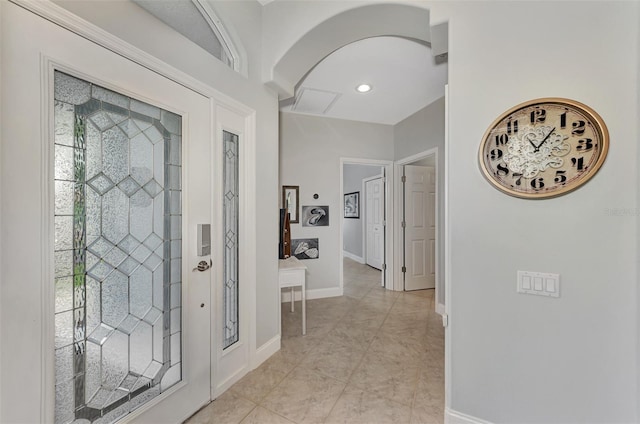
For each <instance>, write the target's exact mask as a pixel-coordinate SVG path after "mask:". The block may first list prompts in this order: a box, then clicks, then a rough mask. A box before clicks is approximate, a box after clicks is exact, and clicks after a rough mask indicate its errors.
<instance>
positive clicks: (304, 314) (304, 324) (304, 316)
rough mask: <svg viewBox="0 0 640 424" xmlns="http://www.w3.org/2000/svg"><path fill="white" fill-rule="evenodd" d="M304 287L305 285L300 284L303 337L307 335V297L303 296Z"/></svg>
mask: <svg viewBox="0 0 640 424" xmlns="http://www.w3.org/2000/svg"><path fill="white" fill-rule="evenodd" d="M304 286H305V284H304V283H303V284H302V335H303V336H304V335H305V334H307V311H306V309H307V308H306V304H307V295H306V294H305V290H304Z"/></svg>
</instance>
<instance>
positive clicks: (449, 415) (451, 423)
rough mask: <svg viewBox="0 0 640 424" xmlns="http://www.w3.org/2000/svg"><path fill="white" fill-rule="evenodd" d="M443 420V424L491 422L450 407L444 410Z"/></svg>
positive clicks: (486, 423)
mask: <svg viewBox="0 0 640 424" xmlns="http://www.w3.org/2000/svg"><path fill="white" fill-rule="evenodd" d="M444 422H445V424H492V423H491V422H489V421H486V420H482V419H480V418H476V417H472V416H471V415H467V414H463V413H462V412H458V411H454V410H453V409H450V408H447V409H446V410H445V411H444Z"/></svg>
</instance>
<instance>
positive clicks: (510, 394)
mask: <svg viewBox="0 0 640 424" xmlns="http://www.w3.org/2000/svg"><path fill="white" fill-rule="evenodd" d="M309 3H311V4H313V7H319V4H320V3H321V2H315V1H308V2H304V3H302V2H301V3H299V4H298V6H297V8H298V9H300V10H291V11H290V13H286V14H284V13H282V14H281V15H280V16H278V14H276V13H273V14H269V15H265V19H266V20H267V21H268V22H265V28H276V27H278V25H282V26H283V27H284V26H286V25H285V23H284V21H287V22H289V21H292V22H295V27H296V28H300V27H305V28H313V27H316V26H317V25H318V24H321V22H322V20H324V19H326V18H327V17H328V16H327V14H318V13H317V12H314V11H313V10H312V9H313V7H311V6H309V8H305V5H307V4H309ZM330 3H332V4H331V6H327V8H329V9H330V8H334V9H337V8H339V7H345V6H344V4H345V3H348V4H350V5H352V4H353V2H330ZM334 3H340V6H337V5H335V4H334ZM413 3H414V4H418V5H422V6H423V7H430V8H431V17H432V23H438V22H444V21H448V22H449V86H450V87H449V101H450V102H449V146H448V148H449V149H450V155H449V157H448V158H447V167H448V175H449V177H450V178H449V181H448V184H447V187H446V189H447V191H448V195H449V202H450V203H449V210H448V212H447V213H448V218H449V224H450V228H451V239H450V240H449V241H450V246H449V248H450V258H449V259H450V261H451V265H452V267H451V269H450V270H451V275H450V282H451V288H450V289H451V297H450V299H448V300H449V305H450V310H449V313H450V321H449V322H450V326H449V328H448V330H447V337H448V340H449V342H450V346H451V351H450V352H451V355H452V356H451V362H450V363H449V365H450V367H451V370H452V374H451V378H450V380H449V381H448V384H449V386H450V393H451V397H450V398H449V403H450V406H451V407H452V408H453V409H454V410H457V411H459V412H461V413H465V414H469V415H471V416H475V417H478V418H481V419H484V420H487V421H490V422H558V423H559V422H602V423H604V422H607V423H611V422H637V419H638V387H637V385H638V382H639V381H638V370H637V366H638V357H639V355H638V325H639V323H638V307H637V305H638V295H637V293H638V290H637V289H638V287H637V285H638V281H637V277H638V275H637V274H638V273H637V253H638V244H637V241H636V236H637V234H638V233H637V227H638V217H637V216H636V215H637V214H636V213H635V211H636V209H635V208H636V207H638V202H637V200H638V195H637V191H638V166H637V163H638V157H639V155H638V149H637V147H636V143H637V140H638V133H639V129H638V125H637V117H638V116H639V114H640V110H639V105H638V88H639V85H640V82H639V80H638V67H639V64H638V51H639V41H638V16H639V12H638V8H639V3H638V2H635V1H628V2H614V1H584V2H563V1H556V2H537V1H518V2H491V1H457V2H413ZM277 4H278V2H275V3H274V5H277ZM359 4H362V3H359ZM274 7H276V6H274ZM329 15H330V13H329ZM425 25H427V23H425ZM331 35H333V34H331ZM335 38H339V35H336V36H335ZM333 39H334V38H332V37H328V38H327V39H326V41H327V42H330V41H331V40H333ZM295 41H296V39H295V38H293V39H292V38H286V39H285V38H283V39H280V38H278V34H271V35H269V44H270V47H269V48H270V49H271V50H273V51H281V52H282V51H286V50H287V46H291V45H292V44H293V43H295ZM318 59H320V58H318ZM273 64H275V62H269V63H264V64H263V66H264V67H265V68H269V67H270V66H272V65H273ZM532 64H533V65H532ZM544 96H558V97H568V98H573V99H576V100H578V101H582V102H584V103H586V104H588V105H590V106H591V107H593V108H595V110H596V111H598V113H599V114H600V115H602V117H603V118H604V120H605V122H606V123H607V125H608V127H609V130H610V133H611V137H612V144H611V149H610V151H609V156H608V158H607V161H606V162H605V164H604V166H603V167H602V169H601V170H600V171H599V173H598V175H596V176H595V177H594V178H593V179H592V180H590V181H589V183H588V184H586V185H585V186H584V187H582V188H581V189H579V190H577V191H575V192H572V193H570V194H568V195H565V196H562V197H559V198H555V199H549V200H542V201H528V200H521V199H516V198H512V197H509V196H506V195H504V194H502V193H501V192H499V191H497V190H495V189H493V188H492V187H491V186H490V185H489V184H488V183H487V182H486V181H485V180H484V178H483V177H482V175H481V173H480V171H479V169H478V164H477V151H478V147H479V143H480V139H481V137H482V134H483V133H484V131H485V130H486V128H487V127H488V126H489V124H490V123H491V122H492V121H493V119H495V117H497V116H498V115H499V114H501V113H502V112H503V111H504V110H506V109H508V108H509V107H511V106H513V105H515V104H518V103H520V102H522V101H525V100H529V99H533V98H538V97H544ZM615 210H623V211H624V210H626V211H628V212H625V213H624V214H622V215H615V214H613V213H612V211H615ZM607 212H609V213H607ZM519 269H522V270H531V271H547V272H557V273H560V274H561V284H562V295H561V297H560V298H559V299H547V298H540V297H534V296H529V295H519V294H517V293H516V291H515V283H516V281H515V278H516V271H517V270H519Z"/></svg>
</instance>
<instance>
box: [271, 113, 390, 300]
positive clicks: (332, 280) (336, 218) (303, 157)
mask: <svg viewBox="0 0 640 424" xmlns="http://www.w3.org/2000/svg"><path fill="white" fill-rule="evenodd" d="M341 157H346V158H364V159H382V160H392V158H393V127H392V126H390V125H381V124H369V123H364V122H355V121H346V120H340V119H331V118H321V117H313V116H305V115H297V114H291V113H282V114H281V116H280V185H297V186H300V207H301V210H302V206H305V205H324V206H326V205H328V206H329V226H328V227H303V226H302V224H291V238H292V239H297V238H318V239H319V241H318V242H319V247H320V257H319V258H318V259H309V260H305V262H304V263H305V265H306V266H307V267H308V271H307V290H308V291H310V296H313V290H322V289H329V291H325V293H336V294H337V293H338V292H336V290H338V289H339V285H340V274H339V269H340V268H339V266H338V264H339V263H340V262H339V261H341V260H342V242H341V240H340V219H342V199H340V158H341ZM314 193H317V194H318V195H319V196H320V197H319V199H318V200H314V199H313V194H314ZM317 293H321V292H317Z"/></svg>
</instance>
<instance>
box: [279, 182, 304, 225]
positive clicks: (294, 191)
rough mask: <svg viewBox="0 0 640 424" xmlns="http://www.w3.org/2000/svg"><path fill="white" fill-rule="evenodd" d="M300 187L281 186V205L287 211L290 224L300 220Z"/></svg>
mask: <svg viewBox="0 0 640 424" xmlns="http://www.w3.org/2000/svg"><path fill="white" fill-rule="evenodd" d="M299 204H300V187H299V186H282V207H283V208H285V209H286V210H287V212H288V213H289V219H290V221H289V222H290V223H291V224H298V223H299V222H300V206H299Z"/></svg>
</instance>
